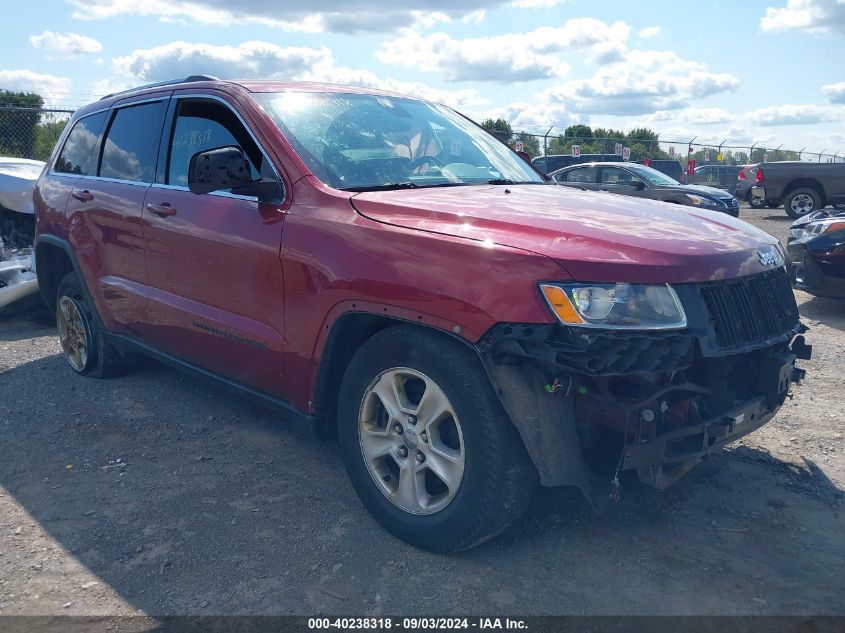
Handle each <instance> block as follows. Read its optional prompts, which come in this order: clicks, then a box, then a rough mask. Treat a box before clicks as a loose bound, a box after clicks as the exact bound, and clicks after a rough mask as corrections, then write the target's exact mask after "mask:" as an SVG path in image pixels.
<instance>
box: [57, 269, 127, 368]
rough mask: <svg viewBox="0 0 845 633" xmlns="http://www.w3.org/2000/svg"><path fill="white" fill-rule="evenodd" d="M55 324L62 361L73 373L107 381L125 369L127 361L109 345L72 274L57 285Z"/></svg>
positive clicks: (76, 279) (86, 298) (91, 307)
mask: <svg viewBox="0 0 845 633" xmlns="http://www.w3.org/2000/svg"><path fill="white" fill-rule="evenodd" d="M56 324H57V327H58V331H59V343H60V344H61V346H62V351H63V352H64V354H65V359H66V360H67V361H68V364H69V365H70V366H71V368H72V369H73V370H74V371H75V372H76V373H78V374H82V375H83V376H90V377H92V378H109V377H111V376H117V375H119V374H121V373H123V372H124V371H125V370H126V369H127V368H128V365H129V361H128V359H126V358H125V357H124V356H122V355H121V354H120V352H118V351H117V349H116V348H115V347H114V346H113V345H112V344H111V343H110V342H109V340H108V338H107V336H106V334H105V331H104V330H103V327H102V326H101V325H100V319H99V317H98V316H97V313H96V312H95V309H94V307H93V306H92V305H91V302H90V301H88V297H87V295H86V293H85V292H84V291H83V289H82V284H81V283H80V281H79V277H78V276H77V275H76V273H75V272H71V273H68V274H67V275H65V276H64V277H63V278H62V280H61V282H60V283H59V290H58V293H57V296H56Z"/></svg>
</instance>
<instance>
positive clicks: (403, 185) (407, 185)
mask: <svg viewBox="0 0 845 633" xmlns="http://www.w3.org/2000/svg"><path fill="white" fill-rule="evenodd" d="M390 189H419V185H418V184H417V183H415V182H388V183H385V184H383V185H362V186H360V187H343V188H342V189H341V191H389V190H390Z"/></svg>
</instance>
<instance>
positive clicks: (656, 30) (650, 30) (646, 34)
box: [639, 26, 660, 40]
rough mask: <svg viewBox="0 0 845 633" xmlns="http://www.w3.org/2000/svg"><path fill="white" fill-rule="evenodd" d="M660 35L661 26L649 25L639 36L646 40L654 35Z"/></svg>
mask: <svg viewBox="0 0 845 633" xmlns="http://www.w3.org/2000/svg"><path fill="white" fill-rule="evenodd" d="M658 35H660V27H659V26H649V27H646V28H644V29H642V30H641V31H640V32H639V36H640V37H641V38H642V39H644V40H648V39H651V38H652V37H657V36H658Z"/></svg>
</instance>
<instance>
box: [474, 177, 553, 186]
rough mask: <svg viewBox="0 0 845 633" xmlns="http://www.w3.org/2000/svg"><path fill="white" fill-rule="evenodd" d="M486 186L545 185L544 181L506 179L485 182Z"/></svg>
mask: <svg viewBox="0 0 845 633" xmlns="http://www.w3.org/2000/svg"><path fill="white" fill-rule="evenodd" d="M487 184H488V185H545V184H547V183H546V182H545V181H537V180H509V179H508V178H494V179H493V180H488V181H487Z"/></svg>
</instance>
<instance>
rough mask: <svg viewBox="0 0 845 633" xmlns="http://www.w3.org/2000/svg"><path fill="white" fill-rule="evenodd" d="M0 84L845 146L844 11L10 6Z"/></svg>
mask: <svg viewBox="0 0 845 633" xmlns="http://www.w3.org/2000/svg"><path fill="white" fill-rule="evenodd" d="M3 5H4V7H3V15H4V17H5V18H6V20H4V22H5V28H4V36H3V38H0V88H5V89H12V90H35V91H38V92H40V93H42V94H43V95H44V96H45V97H46V98H47V99H48V102H49V103H50V104H52V105H54V106H56V107H69V108H75V107H78V106H80V105H82V104H84V103H86V102H89V101H91V100H93V99H95V98H97V97H99V96H101V95H102V94H104V93H106V92H110V91H112V90H114V89H118V88H123V87H127V86H131V85H137V84H142V83H146V82H152V81H159V80H163V79H169V78H173V77H180V76H186V75H189V74H197V73H208V74H213V75H216V76H219V77H223V78H262V77H265V78H270V77H272V78H294V79H307V80H316V81H329V82H334V83H354V84H360V85H366V86H377V87H386V88H390V89H393V90H397V91H400V92H405V93H411V94H415V95H421V96H425V97H427V98H431V99H434V100H437V101H440V102H443V103H447V104H448V105H451V106H453V107H456V108H458V109H460V110H462V111H463V112H465V113H467V114H469V115H470V116H473V117H475V118H483V117H487V116H493V117H499V116H501V117H504V118H506V119H507V120H509V121H510V122H511V123H512V124H513V125H514V126H515V127H516V128H520V129H525V130H528V131H539V130H545V129H547V128H548V127H549V126H550V125H554V126H556V129H559V130H562V129H563V128H565V127H566V126H567V125H569V124H571V123H573V122H581V123H587V124H590V125H593V126H597V125H601V126H609V127H614V128H621V129H625V130H627V129H631V128H634V127H640V126H647V127H651V128H653V129H655V130H657V131H659V132H660V133H661V135H662V138H665V139H678V140H685V139H689V138H691V137H692V136H695V135H697V136H698V137H699V140H702V139H704V140H707V141H715V142H720V141H721V140H722V139H724V138H729V139H731V141H733V142H741V143H750V142H752V141H755V140H756V141H758V142H761V143H765V144H770V145H772V146H774V145H777V144H781V143H783V144H784V146H785V147H789V148H794V149H801V148H802V147H804V146H809V147H810V148H811V149H815V150H821V149H827V150H828V151H830V152H834V151H840V152H842V153H845V64H844V63H843V60H845V0H744V1H743V2H736V1H734V0H707V1H703V0H697V1H695V2H692V1H689V0H671V1H662V0H640V1H639V2H622V1H621V0H506V1H504V2H494V1H489V0H488V1H486V2H485V1H483V0H418V1H417V2H413V3H410V2H401V1H398V0H358V1H357V2H348V0H310V1H308V2H303V1H297V2H289V1H286V0H283V1H270V0H31V1H30V2H10V1H9V0H3Z"/></svg>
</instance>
